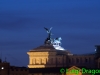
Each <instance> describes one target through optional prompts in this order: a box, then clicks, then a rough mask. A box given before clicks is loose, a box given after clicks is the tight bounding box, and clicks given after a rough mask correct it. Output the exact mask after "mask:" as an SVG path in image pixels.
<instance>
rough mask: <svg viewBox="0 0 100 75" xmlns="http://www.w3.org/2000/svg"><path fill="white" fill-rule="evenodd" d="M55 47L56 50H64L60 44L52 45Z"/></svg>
mask: <svg viewBox="0 0 100 75" xmlns="http://www.w3.org/2000/svg"><path fill="white" fill-rule="evenodd" d="M53 46H54V48H55V49H57V50H65V49H64V48H62V47H61V46H57V45H53Z"/></svg>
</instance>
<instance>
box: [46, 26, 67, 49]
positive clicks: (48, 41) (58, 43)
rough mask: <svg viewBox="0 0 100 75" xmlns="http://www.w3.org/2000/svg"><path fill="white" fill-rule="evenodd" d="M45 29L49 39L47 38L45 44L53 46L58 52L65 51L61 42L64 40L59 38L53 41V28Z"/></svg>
mask: <svg viewBox="0 0 100 75" xmlns="http://www.w3.org/2000/svg"><path fill="white" fill-rule="evenodd" d="M44 29H45V30H46V31H47V33H48V37H47V38H46V40H45V42H44V44H48V45H53V46H54V48H55V49H57V50H65V49H64V48H63V47H61V40H62V38H61V37H57V38H56V39H53V38H52V37H51V36H52V33H51V29H52V27H51V28H50V29H48V28H45V27H44Z"/></svg>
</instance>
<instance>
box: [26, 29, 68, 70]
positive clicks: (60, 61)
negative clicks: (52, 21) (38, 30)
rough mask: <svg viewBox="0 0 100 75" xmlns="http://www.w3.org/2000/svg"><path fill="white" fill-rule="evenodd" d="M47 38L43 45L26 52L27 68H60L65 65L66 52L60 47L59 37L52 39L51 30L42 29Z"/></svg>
mask: <svg viewBox="0 0 100 75" xmlns="http://www.w3.org/2000/svg"><path fill="white" fill-rule="evenodd" d="M44 29H45V30H46V31H47V33H48V36H47V38H46V39H45V41H44V44H43V45H41V46H39V47H37V48H34V49H32V50H30V51H29V52H27V54H28V55H29V65H28V67H29V68H45V67H59V66H60V67H62V66H64V65H65V64H66V63H65V62H66V54H68V51H67V50H65V49H64V48H62V47H61V40H62V39H61V37H58V38H55V39H53V38H52V35H53V34H52V33H51V29H52V27H51V28H50V29H48V28H46V27H44Z"/></svg>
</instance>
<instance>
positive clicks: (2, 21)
mask: <svg viewBox="0 0 100 75" xmlns="http://www.w3.org/2000/svg"><path fill="white" fill-rule="evenodd" d="M43 27H53V29H52V33H53V34H54V35H53V37H54V38H55V37H58V36H61V37H62V46H63V47H64V48H65V49H68V50H70V51H71V52H72V53H75V54H82V53H91V52H94V49H95V47H94V45H97V44H100V0H0V52H1V51H2V57H3V59H4V57H7V61H9V62H10V63H11V65H18V66H26V65H27V64H28V55H27V54H26V52H28V51H29V50H30V49H33V48H35V47H38V46H40V45H42V44H43V42H44V40H45V38H46V37H47V33H46V31H45V30H44V29H43Z"/></svg>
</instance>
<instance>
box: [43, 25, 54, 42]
mask: <svg viewBox="0 0 100 75" xmlns="http://www.w3.org/2000/svg"><path fill="white" fill-rule="evenodd" d="M44 29H45V30H46V31H47V33H48V37H47V38H46V40H45V44H52V43H53V40H52V38H51V35H52V33H51V29H52V27H51V28H50V29H48V28H45V27H44Z"/></svg>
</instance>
